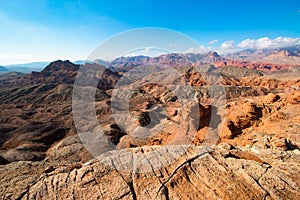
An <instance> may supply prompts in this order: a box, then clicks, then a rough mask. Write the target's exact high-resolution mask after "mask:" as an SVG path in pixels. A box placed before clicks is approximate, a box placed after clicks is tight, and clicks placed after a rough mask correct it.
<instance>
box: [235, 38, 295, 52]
mask: <svg viewBox="0 0 300 200" xmlns="http://www.w3.org/2000/svg"><path fill="white" fill-rule="evenodd" d="M293 45H300V38H290V37H277V38H275V39H273V40H272V39H270V38H268V37H263V38H259V39H256V40H255V39H246V40H243V41H241V42H240V43H239V44H238V45H237V46H238V47H240V48H243V49H264V48H280V47H288V46H293Z"/></svg>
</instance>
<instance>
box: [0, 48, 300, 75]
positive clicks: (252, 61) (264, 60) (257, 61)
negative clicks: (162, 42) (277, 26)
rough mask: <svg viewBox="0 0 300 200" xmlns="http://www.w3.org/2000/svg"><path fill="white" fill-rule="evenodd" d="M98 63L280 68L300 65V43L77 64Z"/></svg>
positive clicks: (20, 67) (23, 68) (38, 65)
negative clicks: (229, 51) (231, 51)
mask: <svg viewBox="0 0 300 200" xmlns="http://www.w3.org/2000/svg"><path fill="white" fill-rule="evenodd" d="M49 63H50V62H33V63H26V64H14V65H6V66H4V67H1V68H0V72H1V73H6V72H9V71H14V72H21V73H31V72H32V71H36V72H40V71H41V70H42V69H44V68H45V67H46V66H47V65H48V64H49ZM86 63H89V64H91V63H95V64H100V65H105V66H108V67H110V68H111V69H112V70H115V71H118V72H121V71H127V70H129V69H131V68H133V67H135V66H140V65H144V66H173V67H180V66H200V65H203V64H214V65H216V66H217V67H222V66H238V67H243V68H249V69H258V70H268V71H277V70H281V69H288V68H289V67H291V66H296V65H298V66H300V46H299V45H298V46H292V47H284V48H276V49H246V50H242V51H238V52H235V53H230V54H225V55H219V54H218V53H217V52H209V53H205V54H196V53H187V54H179V53H171V54H166V55H160V56H157V57H149V56H144V55H140V56H131V57H119V58H116V59H115V60H113V61H112V62H109V61H105V60H101V59H97V60H94V61H89V60H78V61H75V62H74V64H77V65H84V64H86Z"/></svg>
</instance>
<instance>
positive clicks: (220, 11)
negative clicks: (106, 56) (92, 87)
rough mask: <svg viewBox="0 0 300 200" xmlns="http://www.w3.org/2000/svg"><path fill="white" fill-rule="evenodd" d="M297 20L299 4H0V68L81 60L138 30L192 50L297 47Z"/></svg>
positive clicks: (258, 0)
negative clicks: (184, 40)
mask: <svg viewBox="0 0 300 200" xmlns="http://www.w3.org/2000/svg"><path fill="white" fill-rule="evenodd" d="M299 22H300V1H299V0H285V1H282V0H280V1H279V0H270V1H268V0H265V1H263V0H214V1H207V0H205V1H201V0H185V1H174V0H173V1H168V0H165V1H163V0H151V1H150V0H149V1H148V0H128V1H123V0H120V1H116V0H86V1H83V0H82V1H80V0H77V1H76V0H67V1H63V0H14V1H11V0H0V65H7V64H15V63H26V62H33V61H53V60H57V59H63V60H65V59H69V60H71V61H75V60H84V59H86V58H87V57H89V55H90V53H91V52H93V50H94V49H95V48H97V46H99V45H100V44H101V43H102V42H104V41H106V40H107V39H108V38H111V37H112V36H113V35H116V34H119V33H120V32H123V31H128V30H131V29H136V28H143V27H160V28H165V29H171V30H174V31H177V32H180V33H183V34H185V35H187V36H188V37H191V38H192V39H194V40H195V41H196V42H197V43H199V47H198V48H193V49H190V50H191V51H193V52H202V51H207V50H217V51H219V52H221V53H222V52H228V51H234V50H237V49H242V48H264V47H277V46H286V45H290V44H300V39H299V38H300V23H299ZM149 37H156V36H155V35H152V36H149Z"/></svg>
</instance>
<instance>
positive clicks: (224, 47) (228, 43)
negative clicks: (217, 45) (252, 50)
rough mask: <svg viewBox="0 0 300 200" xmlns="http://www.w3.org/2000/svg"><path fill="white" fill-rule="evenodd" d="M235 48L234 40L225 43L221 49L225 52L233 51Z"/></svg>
mask: <svg viewBox="0 0 300 200" xmlns="http://www.w3.org/2000/svg"><path fill="white" fill-rule="evenodd" d="M233 48H235V46H234V40H229V41H226V42H223V44H222V45H221V49H223V50H226V49H233Z"/></svg>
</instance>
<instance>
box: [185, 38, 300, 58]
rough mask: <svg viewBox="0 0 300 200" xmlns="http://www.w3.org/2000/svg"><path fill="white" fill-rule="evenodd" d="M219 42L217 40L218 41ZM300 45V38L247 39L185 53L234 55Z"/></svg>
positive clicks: (192, 49) (189, 50)
mask: <svg viewBox="0 0 300 200" xmlns="http://www.w3.org/2000/svg"><path fill="white" fill-rule="evenodd" d="M216 41H217V40H216ZM296 45H300V38H290V37H277V38H275V39H270V38H268V37H262V38H258V39H249V38H248V39H245V40H243V41H241V42H239V43H237V44H236V43H235V41H234V40H229V41H225V42H223V43H222V44H221V45H220V46H218V47H211V46H209V47H206V46H202V45H201V46H199V47H198V48H190V49H188V50H187V51H185V52H183V53H200V54H201V53H207V52H210V51H216V52H218V53H219V54H226V53H233V52H236V51H240V50H243V49H268V48H282V47H289V46H296Z"/></svg>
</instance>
